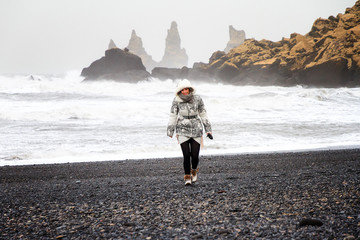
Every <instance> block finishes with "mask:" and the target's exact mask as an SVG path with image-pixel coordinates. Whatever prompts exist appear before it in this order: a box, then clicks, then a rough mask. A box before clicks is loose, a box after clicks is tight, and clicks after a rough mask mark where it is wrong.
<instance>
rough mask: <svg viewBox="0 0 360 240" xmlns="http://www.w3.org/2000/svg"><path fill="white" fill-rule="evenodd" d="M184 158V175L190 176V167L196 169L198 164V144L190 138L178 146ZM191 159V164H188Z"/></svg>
mask: <svg viewBox="0 0 360 240" xmlns="http://www.w3.org/2000/svg"><path fill="white" fill-rule="evenodd" d="M180 146H181V150H182V152H183V156H184V171H185V175H187V174H190V170H191V167H192V169H196V168H197V166H198V164H199V153H200V144H199V143H198V142H197V141H195V140H194V139H192V138H190V139H189V140H187V141H186V142H183V143H182V144H180ZM190 157H191V162H190Z"/></svg>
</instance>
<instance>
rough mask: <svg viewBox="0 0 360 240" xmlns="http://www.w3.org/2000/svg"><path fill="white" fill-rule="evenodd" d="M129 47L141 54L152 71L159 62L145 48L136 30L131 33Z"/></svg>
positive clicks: (133, 51)
mask: <svg viewBox="0 0 360 240" xmlns="http://www.w3.org/2000/svg"><path fill="white" fill-rule="evenodd" d="M127 48H128V49H129V50H130V52H132V53H134V54H135V55H137V56H139V57H140V58H141V60H142V62H143V64H144V66H145V67H146V69H147V70H148V71H151V70H152V69H153V68H154V67H155V66H156V65H157V63H156V62H155V61H154V60H153V59H152V57H151V56H150V55H149V54H147V53H146V51H145V48H144V47H143V43H142V40H141V38H140V37H138V36H137V35H136V32H135V30H133V31H132V33H131V38H130V40H129V45H128V46H127Z"/></svg>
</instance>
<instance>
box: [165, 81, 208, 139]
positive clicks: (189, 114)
mask: <svg viewBox="0 0 360 240" xmlns="http://www.w3.org/2000/svg"><path fill="white" fill-rule="evenodd" d="M183 85H184V84H183ZM185 86H186V87H189V86H187V85H185ZM190 87H191V85H190ZM180 88H181V87H180ZM180 88H179V87H178V89H180ZM184 88H185V87H182V88H181V89H184ZM191 88H192V87H191ZM178 89H177V92H179V91H178ZM181 89H180V91H181ZM192 90H193V88H192ZM192 92H193V93H195V90H193V91H192ZM203 125H204V128H205V132H212V131H211V124H210V122H209V119H208V116H207V112H206V110H205V106H204V102H203V100H202V99H201V97H200V96H198V95H193V99H192V100H191V101H189V102H185V101H183V100H182V99H181V98H180V97H179V96H178V94H176V97H175V98H174V100H173V102H172V105H171V110H170V118H169V123H168V127H167V135H168V136H169V137H172V136H173V134H174V132H175V130H176V134H177V135H179V136H186V137H191V138H196V137H201V136H202V135H203Z"/></svg>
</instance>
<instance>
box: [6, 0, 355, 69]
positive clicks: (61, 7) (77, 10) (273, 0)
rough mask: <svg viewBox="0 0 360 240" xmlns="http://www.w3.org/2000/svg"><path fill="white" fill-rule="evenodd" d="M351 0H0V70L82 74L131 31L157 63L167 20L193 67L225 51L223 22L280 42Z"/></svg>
mask: <svg viewBox="0 0 360 240" xmlns="http://www.w3.org/2000/svg"><path fill="white" fill-rule="evenodd" d="M355 2H356V0H301V1H300V0H222V1H219V0H181V1H173V0H151V1H150V0H142V1H140V0H125V1H123V0H31V1H30V0H0V34H1V37H0V73H24V74H43V73H44V74H45V73H65V72H67V71H72V70H81V69H82V68H84V67H88V66H89V65H90V63H91V62H92V61H94V60H96V59H99V58H100V57H102V56H104V52H105V50H106V49H107V47H108V43H109V41H110V39H113V40H114V41H115V43H116V44H117V46H118V47H119V48H124V47H126V46H127V45H128V43H129V39H130V36H131V31H132V30H133V29H134V30H135V31H136V33H137V35H138V36H139V37H141V38H142V41H143V45H144V48H145V50H146V51H147V53H148V54H150V55H152V57H153V59H154V60H156V61H160V60H161V58H162V56H163V54H164V49H165V38H166V35H167V30H168V29H169V28H170V25H171V22H172V21H176V22H177V24H178V29H179V33H180V37H181V45H182V47H183V48H185V49H186V52H187V54H188V56H189V67H191V66H192V64H193V62H199V61H202V62H206V63H207V62H208V59H209V57H210V56H211V54H212V53H213V52H215V51H217V50H224V48H225V47H226V44H227V41H228V40H229V25H233V26H234V28H235V29H237V30H244V31H245V33H246V38H255V39H257V40H261V39H268V40H272V41H279V40H281V38H282V37H289V36H290V34H291V33H293V32H297V33H301V34H306V33H307V32H309V31H310V29H311V26H312V24H313V22H314V21H315V20H316V19H317V18H319V17H322V18H328V17H329V16H330V15H334V16H336V15H337V14H338V13H344V11H345V9H346V8H347V7H352V6H353V5H354V4H355Z"/></svg>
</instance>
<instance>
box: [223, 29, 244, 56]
mask: <svg viewBox="0 0 360 240" xmlns="http://www.w3.org/2000/svg"><path fill="white" fill-rule="evenodd" d="M229 36H230V40H229V42H228V43H227V45H226V48H225V50H224V52H225V53H228V52H229V51H230V50H231V49H233V48H235V47H238V46H239V45H241V44H242V43H244V41H245V39H246V37H245V31H244V30H239V31H238V30H236V29H235V28H234V27H233V26H232V25H230V26H229Z"/></svg>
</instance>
